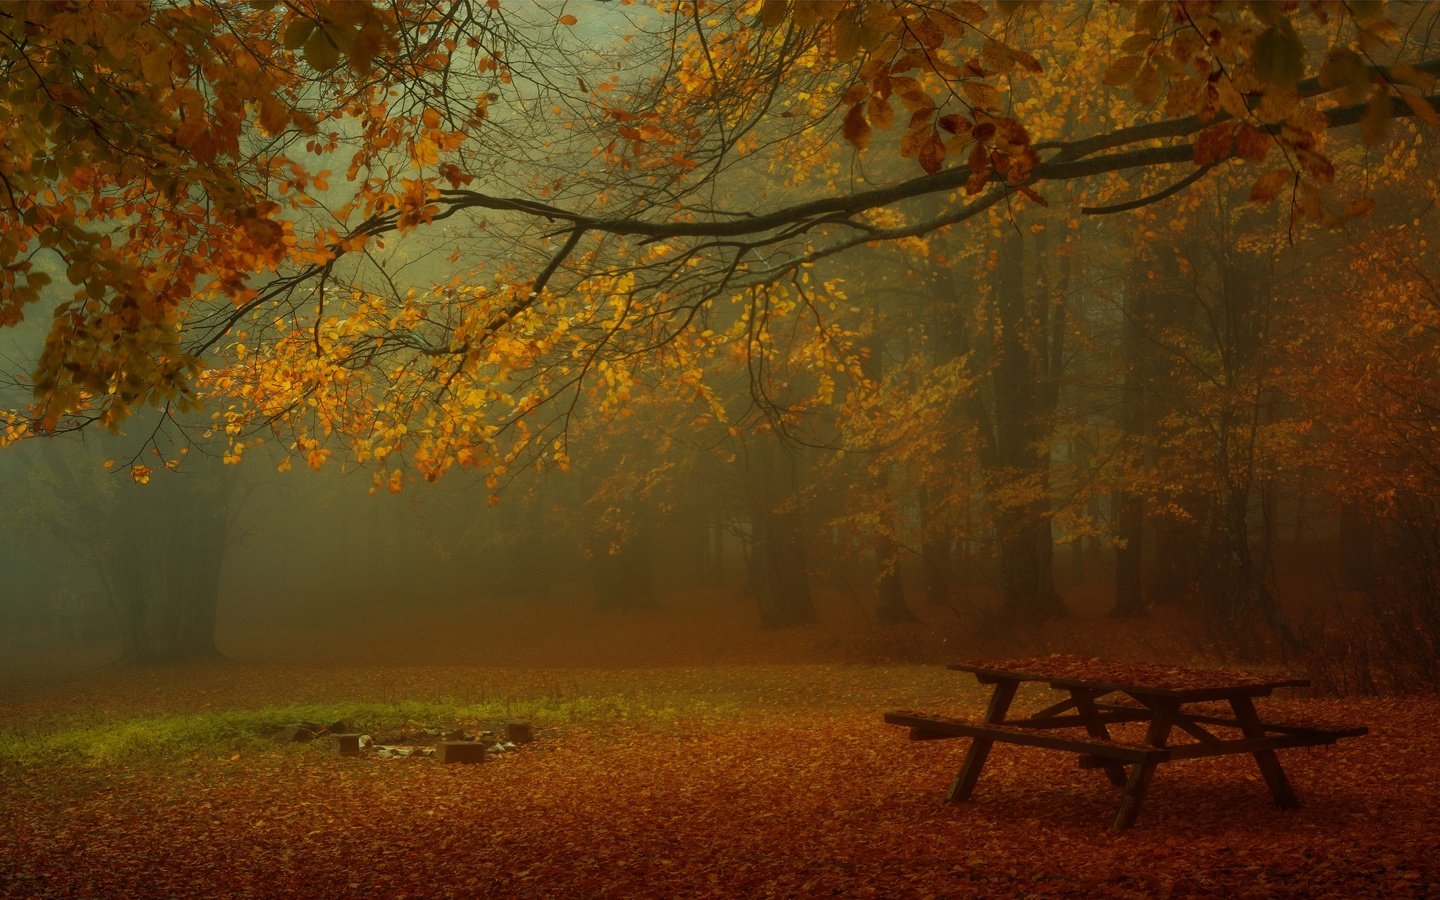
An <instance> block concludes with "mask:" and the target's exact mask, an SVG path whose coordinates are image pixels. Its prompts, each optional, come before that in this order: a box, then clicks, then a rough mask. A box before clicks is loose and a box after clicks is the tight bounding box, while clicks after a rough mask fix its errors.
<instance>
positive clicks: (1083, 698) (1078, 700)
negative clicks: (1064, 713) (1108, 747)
mask: <svg viewBox="0 0 1440 900" xmlns="http://www.w3.org/2000/svg"><path fill="white" fill-rule="evenodd" d="M1070 696H1071V697H1072V698H1074V700H1075V711H1076V712H1078V713H1079V714H1080V718H1081V720H1082V721H1084V722H1085V730H1086V731H1087V732H1089V734H1090V736H1091V737H1094V738H1100V739H1101V740H1105V741H1108V740H1110V729H1108V728H1106V727H1105V723H1104V722H1102V721H1100V711H1099V710H1098V709H1096V708H1095V694H1094V693H1093V692H1092V691H1084V690H1080V689H1078V688H1077V689H1074V690H1072V691H1070ZM1102 768H1104V770H1105V774H1106V775H1108V776H1109V777H1110V783H1111V784H1113V785H1115V786H1116V787H1120V786H1122V785H1124V784H1125V766H1123V765H1122V764H1120V763H1118V762H1107V763H1105V765H1104V766H1103V767H1102Z"/></svg>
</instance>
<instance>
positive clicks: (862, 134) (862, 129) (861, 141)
mask: <svg viewBox="0 0 1440 900" xmlns="http://www.w3.org/2000/svg"><path fill="white" fill-rule="evenodd" d="M841 133H842V134H843V135H844V136H845V140H847V141H849V142H850V143H851V145H852V146H854V147H855V149H856V150H864V149H865V148H866V147H867V146H869V144H870V123H869V122H867V121H865V109H864V107H862V106H861V105H860V104H859V103H857V104H855V105H854V106H852V107H850V112H848V113H846V114H845V126H844V129H843V130H842V131H841Z"/></svg>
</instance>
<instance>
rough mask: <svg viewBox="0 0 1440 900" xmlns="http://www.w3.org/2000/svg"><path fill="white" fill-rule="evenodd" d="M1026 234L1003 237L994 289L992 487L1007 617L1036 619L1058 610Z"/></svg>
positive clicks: (1048, 386) (1042, 331)
mask: <svg viewBox="0 0 1440 900" xmlns="http://www.w3.org/2000/svg"><path fill="white" fill-rule="evenodd" d="M1023 252H1024V240H1023V238H1022V237H1021V235H1020V234H1019V233H1018V232H1014V231H1012V232H1011V233H1010V235H1009V237H1008V238H1007V239H1006V240H1005V241H1004V242H1003V243H1002V244H1001V247H1000V250H999V259H998V263H997V271H996V275H997V277H996V283H995V290H994V292H993V293H994V311H995V316H996V330H997V332H998V338H997V347H996V359H995V365H994V368H993V371H992V376H991V378H992V382H993V385H994V398H995V399H994V444H993V456H994V463H995V465H994V466H993V467H992V473H993V475H994V477H995V481H996V484H995V486H994V491H995V492H996V493H997V494H999V495H1001V498H1000V499H999V501H998V506H999V509H997V511H996V515H995V525H996V529H995V530H996V535H995V536H996V540H997V542H998V545H999V553H1000V589H1001V594H1002V603H1003V613H1004V615H1005V616H1006V617H1007V618H1011V619H1019V620H1027V621H1038V620H1039V619H1044V618H1051V617H1054V616H1058V615H1060V614H1062V613H1063V612H1064V605H1063V604H1062V603H1061V601H1060V595H1059V594H1058V593H1057V592H1056V590H1055V578H1054V568H1053V566H1054V538H1053V535H1052V532H1051V522H1050V430H1049V427H1048V420H1049V410H1047V407H1050V409H1053V406H1052V397H1050V396H1048V395H1049V393H1050V391H1052V390H1053V381H1052V380H1051V370H1050V364H1051V363H1052V362H1054V360H1051V359H1050V358H1049V357H1050V353H1051V343H1052V331H1051V328H1050V325H1051V324H1052V323H1051V318H1050V316H1051V315H1052V311H1051V310H1050V305H1049V301H1048V299H1045V298H1042V299H1040V300H1038V301H1034V302H1032V301H1031V300H1030V299H1029V297H1028V296H1027V294H1028V292H1027V291H1026V290H1025V285H1024V279H1023V272H1024V260H1023V255H1022V254H1023Z"/></svg>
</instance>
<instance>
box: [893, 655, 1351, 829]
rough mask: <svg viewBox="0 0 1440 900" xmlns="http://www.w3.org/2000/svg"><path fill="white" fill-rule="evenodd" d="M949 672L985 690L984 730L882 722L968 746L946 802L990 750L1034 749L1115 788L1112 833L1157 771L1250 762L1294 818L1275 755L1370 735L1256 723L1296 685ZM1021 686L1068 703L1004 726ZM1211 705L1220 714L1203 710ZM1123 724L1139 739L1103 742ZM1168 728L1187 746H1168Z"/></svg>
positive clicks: (991, 668)
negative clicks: (1170, 765) (1264, 700)
mask: <svg viewBox="0 0 1440 900" xmlns="http://www.w3.org/2000/svg"><path fill="white" fill-rule="evenodd" d="M949 668H950V669H953V670H955V671H960V672H970V673H972V674H974V675H975V677H976V679H978V680H979V681H980V683H982V684H989V685H992V686H993V690H992V693H991V695H990V702H989V705H988V707H987V709H986V711H985V718H984V719H983V720H982V721H980V722H969V721H965V720H962V719H955V718H950V717H948V716H943V715H936V714H934V713H924V712H915V711H911V710H897V711H895V712H889V713H886V714H885V721H886V722H888V723H890V724H892V725H903V726H906V727H908V728H909V729H910V738H911V739H912V740H941V739H946V738H961V737H963V738H970V739H971V743H970V748H969V750H968V751H967V752H966V754H965V762H964V764H963V765H962V766H961V768H960V774H959V775H958V776H957V777H956V779H955V783H954V784H953V785H952V786H951V788H950V792H949V794H948V798H947V799H948V800H949V802H951V803H960V802H963V801H965V800H968V799H969V798H970V795H971V794H972V793H973V792H974V790H975V784H976V782H977V781H978V780H979V778H980V772H981V770H982V769H983V768H984V767H985V760H986V759H987V757H988V756H989V754H990V748H991V747H992V746H993V745H994V744H995V743H996V742H997V741H998V742H1000V743H1007V744H1019V745H1022V746H1030V747H1042V748H1046V749H1050V750H1059V751H1063V752H1069V753H1075V754H1077V755H1078V756H1079V763H1080V765H1081V767H1082V768H1096V769H1102V770H1104V772H1105V773H1106V775H1107V776H1108V777H1109V779H1110V781H1111V783H1112V784H1114V785H1116V786H1117V787H1122V788H1123V791H1122V792H1121V796H1120V807H1119V809H1118V810H1117V811H1116V814H1115V820H1114V823H1113V825H1112V827H1113V828H1114V829H1116V830H1119V829H1123V828H1129V827H1130V826H1132V825H1134V824H1135V819H1136V817H1137V816H1138V815H1139V813H1140V804H1141V802H1142V801H1143V800H1144V799H1145V792H1146V790H1147V789H1148V788H1149V785H1150V780H1151V778H1152V777H1153V775H1154V773H1155V768H1156V766H1158V765H1160V764H1161V763H1166V762H1172V761H1174V760H1178V759H1196V758H1199V757H1205V756H1221V755H1224V754H1231V753H1248V754H1250V755H1251V756H1253V757H1254V759H1255V762H1256V764H1257V765H1258V766H1259V767H1260V774H1261V775H1262V776H1263V777H1264V779H1265V784H1266V786H1267V787H1269V789H1270V794H1271V796H1272V797H1274V799H1275V804H1276V805H1277V806H1279V807H1280V808H1282V809H1296V808H1298V807H1299V806H1300V801H1299V799H1298V798H1297V797H1296V796H1295V791H1294V789H1293V788H1292V787H1291V786H1290V782H1289V779H1287V778H1286V777H1285V771H1284V769H1282V768H1281V766H1280V761H1279V759H1278V758H1277V757H1276V755H1275V751H1276V750H1283V749H1287V748H1290V747H1312V746H1317V745H1321V744H1333V743H1335V742H1336V741H1337V740H1339V739H1341V738H1346V737H1358V736H1360V735H1363V734H1367V733H1368V732H1369V729H1367V728H1366V727H1365V726H1363V725H1334V724H1322V723H1315V722H1299V721H1284V722H1282V721H1266V720H1263V719H1261V718H1260V715H1259V713H1258V712H1257V711H1256V709H1255V703H1254V700H1255V698H1256V697H1264V696H1268V695H1269V694H1270V693H1271V692H1272V691H1274V690H1275V689H1276V688H1283V687H1304V686H1306V685H1308V684H1309V682H1308V681H1305V680H1304V679H1297V678H1284V677H1277V676H1270V675H1252V674H1248V673H1240V672H1223V671H1210V670H1201V669H1186V668H1180V667H1176V666H1154V665H1146V664H1135V663H1120V662H1114V661H1109V660H1097V659H1082V658H1079V657H1073V656H1060V655H1055V656H1042V657H1032V658H1026V659H1007V660H975V661H970V662H962V663H954V664H952V665H950V666H949ZM1027 681H1033V682H1041V683H1044V684H1048V685H1050V687H1052V688H1054V689H1056V690H1060V691H1064V692H1066V693H1067V694H1068V695H1069V696H1068V697H1067V698H1066V699H1064V700H1061V701H1059V702H1057V703H1053V704H1051V705H1050V706H1047V707H1045V708H1044V709H1041V710H1038V711H1036V712H1033V713H1030V714H1029V715H1026V716H1023V717H1020V718H1007V716H1008V715H1009V712H1010V704H1011V702H1012V701H1013V700H1014V699H1015V693H1016V691H1017V690H1018V689H1019V687H1020V685H1021V684H1022V683H1024V682H1027ZM1198 704H1209V705H1210V706H1199V705H1198ZM1217 704H1223V705H1224V707H1226V708H1221V709H1219V710H1215V709H1213V708H1211V707H1213V706H1214V705H1217ZM1130 722H1140V723H1147V728H1146V732H1145V737H1144V738H1143V740H1141V741H1139V742H1133V741H1125V740H1115V739H1114V738H1112V737H1111V734H1110V729H1109V726H1111V725H1117V724H1123V723H1130ZM1216 728H1221V729H1228V730H1231V731H1238V732H1239V735H1238V736H1230V735H1225V736H1222V735H1218V734H1216V733H1215V731H1214V730H1213V729H1216ZM1176 729H1178V730H1179V731H1181V732H1184V733H1185V734H1186V735H1188V736H1189V738H1190V740H1189V741H1188V742H1185V743H1178V744H1171V743H1170V738H1171V735H1172V733H1173V732H1174V731H1175V730H1176ZM1082 732H1083V733H1082ZM1127 766H1129V767H1130V768H1129V769H1128V770H1127V769H1126V767H1127Z"/></svg>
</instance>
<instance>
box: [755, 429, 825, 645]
mask: <svg viewBox="0 0 1440 900" xmlns="http://www.w3.org/2000/svg"><path fill="white" fill-rule="evenodd" d="M750 451H751V452H750V457H749V462H750V476H751V477H750V488H751V490H750V499H751V521H752V523H753V532H752V533H753V537H754V549H753V550H752V553H751V567H752V568H751V574H752V584H751V588H752V589H753V590H754V596H755V600H756V604H757V606H758V608H759V613H760V625H761V627H763V628H788V627H790V626H792V625H804V624H808V623H811V622H815V621H816V620H817V617H816V615H815V604H814V601H813V599H812V598H811V596H810V580H809V577H810V576H809V572H808V570H807V566H806V553H805V531H804V524H803V519H802V517H801V515H800V511H799V509H798V508H797V501H798V497H797V491H798V487H799V484H798V482H799V477H798V473H797V471H796V460H795V458H794V455H793V453H792V452H791V451H790V449H789V448H788V447H785V446H783V445H781V444H780V442H779V439H778V438H777V437H774V436H762V437H761V438H759V439H758V440H757V441H755V442H754V443H753V444H752V445H751V448H750Z"/></svg>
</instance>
